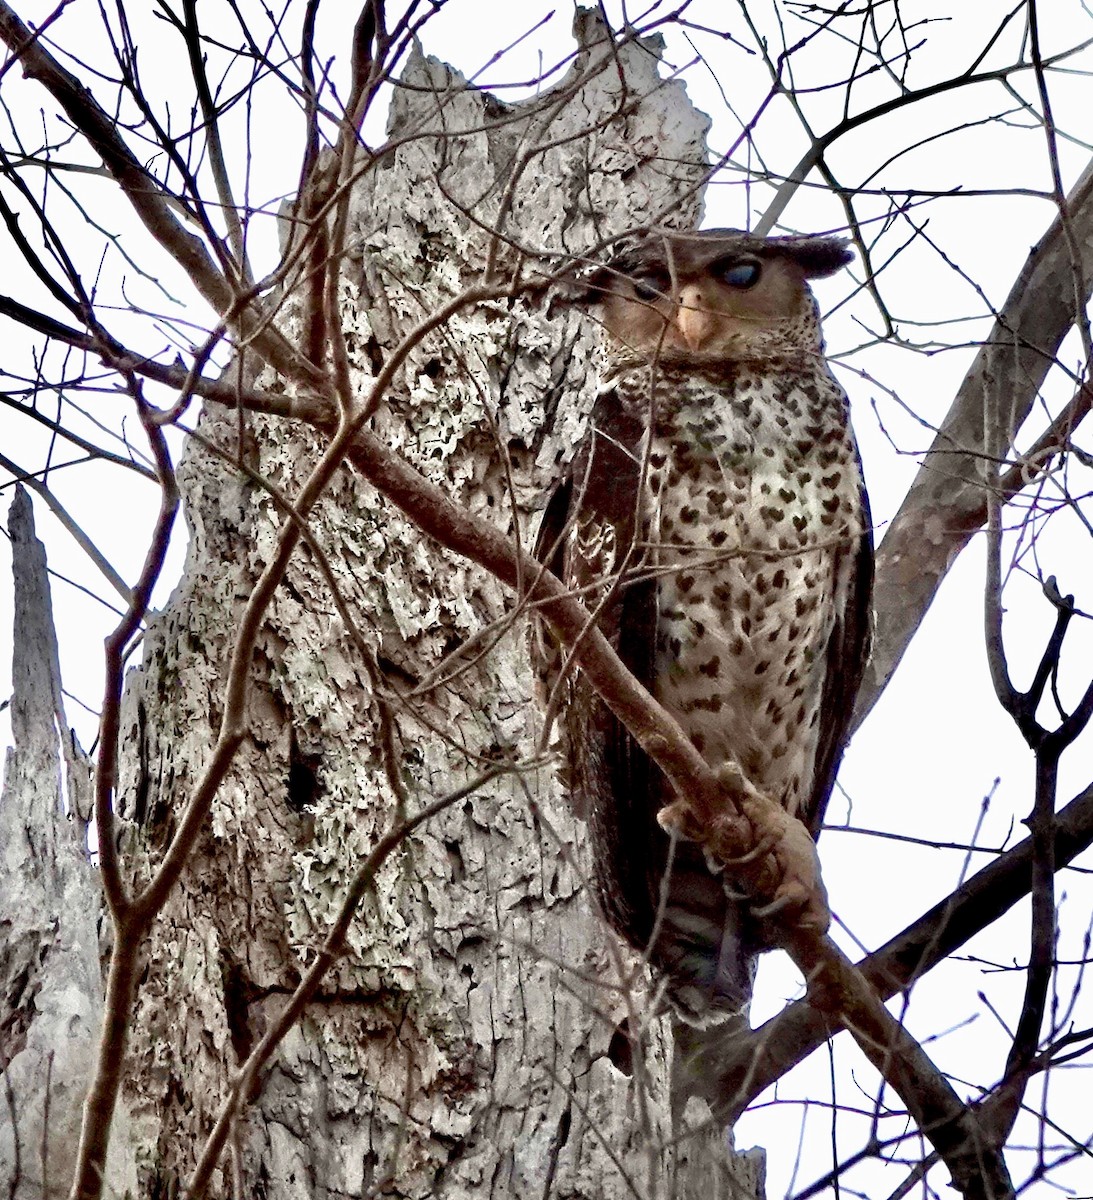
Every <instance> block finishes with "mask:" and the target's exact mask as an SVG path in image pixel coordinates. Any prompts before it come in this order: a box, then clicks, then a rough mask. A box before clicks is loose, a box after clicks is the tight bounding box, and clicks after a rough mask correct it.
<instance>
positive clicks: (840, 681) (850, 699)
mask: <svg viewBox="0 0 1093 1200" xmlns="http://www.w3.org/2000/svg"><path fill="white" fill-rule="evenodd" d="M858 470H859V472H860V471H861V463H860V462H859V464H858ZM861 514H862V525H863V528H864V530H865V532H864V533H863V534H862V536H861V538H860V539H858V540H857V542H856V544H851V545H850V546H848V547H847V549H846V551H845V553H846V554H847V555H848V556H849V557H850V559H851V562H850V580H849V587H848V589H847V592H846V601H845V604H844V605H843V608H842V610H841V611H840V612H839V613H837V614H836V617H835V626H834V628H833V629H832V631H831V639H830V641H829V642H828V644H827V668H826V673H825V677H824V687H823V693H822V696H821V700H820V729H819V742H818V745H817V748H816V766H815V769H814V772H813V776H812V779H813V788H812V797H811V799H810V800H809V802H808V804H807V806H806V809H805V811H804V812H803V813H802V814H801V817H802V820H803V821H804V822H805V824H806V825H807V826H808V828H809V830H810V832H811V833H812V836H813V837H816V836H818V834H819V832H820V826H821V825H822V824H823V819H824V812H825V811H826V809H827V802H828V800H830V798H831V790H832V788H833V787H834V786H835V776H836V775H837V774H838V771H839V764H840V762H841V761H842V756H843V750H844V749H845V748H846V735H847V730H848V729H849V728H850V720H851V717H852V716H853V715H854V702H855V701H856V700H857V697H858V689H859V688H860V687H861V682H862V676H863V675H864V673H865V664H866V662H867V661H868V659H869V651H870V648H871V645H872V635H873V624H872V611H873V530H872V519H871V517H870V513H869V497H868V495H867V494H866V491H865V486H864V484H863V485H862V489H861Z"/></svg>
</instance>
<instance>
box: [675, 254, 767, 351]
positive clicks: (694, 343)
mask: <svg viewBox="0 0 1093 1200" xmlns="http://www.w3.org/2000/svg"><path fill="white" fill-rule="evenodd" d="M762 274H763V264H762V263H761V262H760V261H759V260H758V259H756V258H737V257H732V258H726V259H722V260H721V261H719V262H715V263H712V264H711V265H710V268H709V271H708V273H707V274H706V275H704V276H703V277H702V278H700V279H697V280H695V281H688V282H686V283H685V284H684V285H683V286H682V287H681V288H680V292H679V305H678V308H677V310H676V315H675V323H676V326H677V328H678V329H679V332H680V333H681V334H682V335H683V340H684V341H685V342H686V343H687V347H688V349H690V350H701V349H703V347H705V346H706V345H707V344H708V343H709V342H710V340H711V339H712V338H714V337H716V335H717V333H718V330H719V329H720V327H721V325H722V321H721V320H720V319H719V318H720V316H721V315H722V314H723V313H724V312H725V311H726V309H727V310H728V311H731V310H732V308H733V307H735V305H734V304H733V303H732V301H733V294H734V293H738V292H740V293H742V292H748V291H750V290H751V289H752V288H754V287H755V285H756V284H757V283H758V282H759V279H760V277H761V276H762ZM721 289H725V291H727V293H728V304H726V295H725V291H722V290H721ZM719 293H720V294H719Z"/></svg>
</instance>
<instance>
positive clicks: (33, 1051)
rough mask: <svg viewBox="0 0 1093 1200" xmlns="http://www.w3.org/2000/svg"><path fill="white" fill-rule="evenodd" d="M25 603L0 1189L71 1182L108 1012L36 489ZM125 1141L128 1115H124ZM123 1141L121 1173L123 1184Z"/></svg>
mask: <svg viewBox="0 0 1093 1200" xmlns="http://www.w3.org/2000/svg"><path fill="white" fill-rule="evenodd" d="M8 532H9V534H10V535H11V551H12V574H13V576H14V593H15V611H14V628H13V630H12V635H13V636H12V688H13V691H12V697H11V728H12V741H13V746H12V748H11V749H10V750H9V751H8V755H7V760H6V762H5V764H4V786H3V793H2V795H0V1075H2V1077H3V1082H2V1088H3V1094H2V1095H0V1189H2V1190H3V1194H4V1195H5V1196H8V1197H10V1198H11V1200H30V1198H31V1197H33V1200H43V1197H47V1198H48V1197H55V1196H63V1195H67V1193H68V1185H69V1183H70V1180H71V1173H72V1166H73V1163H74V1160H75V1154H76V1146H77V1143H78V1141H79V1136H80V1119H81V1110H82V1104H83V1098H84V1094H85V1092H86V1089H87V1080H88V1077H89V1075H90V1072H91V1069H92V1066H93V1064H94V1060H95V1048H96V1044H97V1040H98V1031H99V1025H100V1022H101V1019H102V1008H103V1005H102V972H101V967H100V951H99V936H98V926H99V910H100V906H101V902H102V896H101V891H100V888H99V881H98V876H97V875H96V873H95V870H94V868H93V866H92V864H91V862H90V860H89V857H88V853H87V826H88V817H89V814H90V810H91V798H90V792H91V789H90V779H91V775H90V763H89V760H88V759H87V757H86V755H84V753H83V751H82V750H81V749H80V747H79V745H78V744H77V743H76V741H75V738H74V736H73V734H72V731H71V729H70V728H69V725H68V721H67V719H66V717H65V708H64V697H63V696H62V694H61V675H60V668H59V665H58V658H57V638H56V634H55V632H54V627H53V607H52V603H51V600H50V590H49V576H48V574H47V571H46V553H45V547H44V546H43V545H42V543H41V542H40V541H39V540H38V538H37V537H36V536H35V532H34V514H33V510H32V508H31V502H30V497H29V495H28V494H27V492H26V491H24V490H23V488H21V487H20V488H18V489H17V490H16V495H15V499H14V500H13V501H12V504H11V508H10V510H9V513H8ZM118 1129H119V1133H121V1134H122V1139H121V1140H122V1143H123V1144H124V1130H125V1118H124V1114H119V1119H118ZM123 1158H124V1155H123V1154H120V1153H119V1154H115V1155H114V1159H113V1161H112V1162H111V1167H112V1168H114V1173H113V1175H112V1183H113V1184H114V1185H117V1186H120V1185H122V1184H123V1176H122V1175H121V1174H120V1163H121V1161H122V1159H123Z"/></svg>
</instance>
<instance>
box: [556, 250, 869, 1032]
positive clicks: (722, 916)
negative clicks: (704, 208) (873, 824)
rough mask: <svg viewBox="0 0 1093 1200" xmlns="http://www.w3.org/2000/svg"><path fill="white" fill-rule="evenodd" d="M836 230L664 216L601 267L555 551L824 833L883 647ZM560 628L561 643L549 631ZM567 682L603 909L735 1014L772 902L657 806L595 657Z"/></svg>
mask: <svg viewBox="0 0 1093 1200" xmlns="http://www.w3.org/2000/svg"><path fill="white" fill-rule="evenodd" d="M848 259H849V254H848V252H847V250H846V248H845V245H844V243H842V242H841V241H839V240H837V239H831V238H772V239H761V238H755V237H751V236H749V235H746V234H742V233H737V232H735V231H732V230H709V231H704V232H702V233H698V234H691V235H680V234H671V235H658V234H650V235H648V236H647V237H646V238H644V239H643V240H642V242H641V243H640V244H638V245H637V246H636V247H634V248H633V249H631V250H630V251H629V252H627V253H624V254H622V255H620V256H619V257H617V258H616V259H615V260H613V261H612V262H611V263H610V264H609V265H608V266H607V267H605V268H603V269H601V270H600V271H599V272H597V273H596V275H595V276H594V277H593V278H592V280H591V284H590V295H591V297H592V298H593V299H595V300H596V301H598V302H599V304H600V309H601V312H602V318H603V323H604V327H605V330H606V334H607V337H606V366H605V369H604V372H603V380H602V387H601V392H600V395H599V398H598V401H597V404H596V408H595V411H594V413H593V416H592V421H591V426H590V429H589V431H588V434H587V436H586V437H585V439H584V441H583V444H582V445H581V447H580V449H579V452H578V454H577V456H576V458H575V460H574V463H573V466H572V469H571V471H570V474H569V477H568V478H567V479H566V481H565V482H564V483H563V484H561V485H560V486H559V488H558V489H557V491H556V492H555V494H554V495H553V496H552V498H551V500H550V503H549V505H548V508H547V512H546V514H545V516H544V520H543V524H542V528H541V531H540V535H539V540H538V554H539V557H540V559H541V560H542V561H544V562H546V563H548V564H549V565H550V566H551V568H552V569H553V570H554V571H555V572H556V573H557V574H558V575H559V576H560V577H561V578H562V579H563V580H564V581H565V582H566V583H567V584H568V585H569V586H570V587H572V588H574V589H578V590H580V591H581V594H582V595H583V597H584V599H585V603H586V605H587V606H588V608H589V610H590V612H593V613H595V615H596V619H597V622H598V624H599V626H600V627H601V629H603V631H604V632H605V633H606V635H607V636H608V637H609V639H610V640H611V641H612V643H613V644H614V645H615V647H616V648H617V650H618V652H619V653H620V655H621V656H622V658H623V660H624V661H625V662H626V664H627V666H628V667H629V668H630V669H631V670H632V671H633V672H634V673H635V674H636V675H637V677H638V678H639V679H640V680H641V681H642V682H643V683H644V684H645V685H646V686H647V687H648V688H649V689H650V690H651V691H652V693H653V695H654V696H656V698H657V699H658V700H659V701H660V703H661V704H663V705H664V706H665V708H667V709H668V711H669V712H671V713H672V714H673V715H674V716H675V717H676V718H677V719H678V720H679V722H680V724H681V725H682V727H683V729H684V731H685V732H686V733H687V734H688V736H689V737H690V738H691V740H692V741H693V742H694V744H695V746H696V747H697V749H698V750H699V751H700V753H701V754H702V755H703V756H704V757H705V758H706V759H707V761H708V762H709V763H710V764H711V765H712V766H714V767H717V766H720V765H721V764H723V763H725V762H727V761H732V762H735V763H737V764H738V765H739V766H740V767H741V768H742V769H743V771H744V773H745V775H746V776H747V777H748V778H749V780H750V781H751V782H752V783H753V784H755V785H756V786H757V787H758V788H760V789H761V790H763V791H765V792H766V793H768V794H769V795H771V796H772V797H774V798H775V799H776V800H778V801H779V802H780V803H782V804H783V805H784V806H785V807H786V808H787V809H788V810H789V811H791V812H792V813H794V814H795V815H797V816H799V817H800V818H801V819H802V820H803V821H804V822H805V823H806V825H807V826H808V827H809V828H810V830H811V831H812V832H813V834H815V833H817V832H818V830H819V826H820V822H821V820H822V818H823V812H824V808H825V806H826V804H827V801H828V797H829V795H830V792H831V788H832V785H833V783H834V778H835V773H836V771H837V769H838V765H839V760H840V758H841V756H842V751H843V748H844V744H845V738H846V731H847V727H848V723H849V720H850V715H851V710H852V707H853V703H854V698H855V695H856V693H857V690H858V685H859V682H860V680H861V674H862V669H863V666H864V662H865V657H866V653H867V644H868V627H869V615H868V614H869V603H870V591H871V584H872V541H871V535H870V528H869V515H868V508H867V503H866V498H865V492H864V488H863V484H862V474H861V467H860V463H859V459H858V453H857V448H856V446H855V443H854V438H853V433H852V431H851V428H850V422H849V416H848V411H847V401H846V396H845V394H844V393H843V391H842V389H841V388H840V386H839V385H838V383H837V382H836V381H835V379H834V377H833V376H832V374H831V372H830V370H829V369H828V366H827V363H826V361H825V359H824V357H823V345H822V340H821V335H820V327H819V320H818V316H817V310H816V304H815V301H814V299H813V297H812V294H811V292H810V290H809V288H808V284H807V282H806V281H807V279H808V278H809V277H814V276H822V275H827V274H830V273H832V272H833V271H835V270H837V269H838V268H839V267H841V266H843V265H844V264H845V263H846V262H847V261H848ZM547 640H548V641H549V639H547ZM560 663H561V660H560V657H559V656H558V655H557V654H552V653H550V652H549V650H548V651H547V652H546V653H545V655H544V658H543V660H542V670H543V676H544V681H545V682H546V684H547V685H548V687H552V686H554V683H555V682H556V681H557V680H558V679H559V678H561V679H562V681H563V682H562V684H561V686H562V687H563V688H564V689H565V692H564V694H563V697H562V698H561V699H562V705H561V716H560V722H561V726H562V731H563V734H564V742H565V747H566V753H567V756H568V759H569V772H568V778H569V781H570V786H571V789H572V791H573V793H574V796H575V799H576V800H577V802H578V803H579V805H580V807H581V809H582V811H583V812H584V813H585V814H586V816H587V818H588V821H589V827H590V830H591V833H592V837H593V841H594V849H595V860H596V870H597V880H598V884H599V892H600V896H601V902H602V905H603V909H604V912H605V913H606V915H607V917H608V919H609V920H610V921H611V923H612V924H613V925H614V927H615V928H616V929H617V930H618V931H619V932H620V933H621V934H623V936H625V937H626V938H627V939H628V940H629V941H630V942H631V944H633V945H634V946H636V947H637V948H638V949H640V950H641V951H643V952H644V953H646V954H647V955H648V958H649V961H650V962H651V964H652V965H653V967H654V968H655V969H656V970H657V971H658V972H659V973H660V974H662V975H663V976H664V977H665V978H666V981H667V992H668V996H669V998H670V1000H671V1001H672V1002H673V1004H674V1006H675V1007H676V1008H677V1010H678V1011H679V1012H680V1013H682V1014H683V1015H684V1016H686V1017H688V1018H690V1019H692V1020H696V1021H705V1020H708V1019H710V1018H711V1017H712V1018H717V1017H718V1016H719V1015H724V1014H725V1013H726V1012H736V1011H739V1010H740V1009H741V1008H742V1007H743V1006H744V1005H746V1003H747V1000H748V997H749V995H750V986H751V978H752V974H753V966H754V959H755V955H756V954H757V953H758V952H759V951H760V950H761V949H763V948H764V947H763V944H762V938H761V935H760V932H759V928H758V925H757V923H756V922H754V921H753V920H752V919H751V918H750V917H749V914H748V911H747V909H746V906H745V905H744V904H743V903H742V902H741V900H740V897H739V895H738V894H737V893H736V892H735V891H734V889H733V886H732V882H731V880H726V879H724V878H723V877H722V876H721V875H720V874H715V873H714V872H713V871H711V869H710V868H709V867H708V866H707V863H706V861H705V858H704V857H703V854H702V852H701V850H700V849H699V848H698V847H697V846H696V845H694V844H692V843H687V842H677V843H676V844H675V845H674V846H672V844H671V842H670V841H669V838H668V837H667V835H666V834H664V832H663V831H662V830H661V829H660V827H659V826H658V825H657V823H656V819H655V818H656V813H657V812H658V811H659V810H660V809H661V808H662V807H663V806H664V805H665V804H667V803H668V802H669V801H670V800H671V799H672V798H673V797H672V795H671V794H670V789H669V788H668V785H667V783H666V781H665V780H664V779H663V777H662V776H661V775H660V773H659V771H658V770H657V769H656V768H655V766H653V765H652V764H651V763H650V761H649V760H648V759H647V758H646V757H645V755H644V754H643V753H642V752H641V751H640V750H639V749H638V748H637V746H636V745H635V744H634V742H633V741H632V739H631V738H630V736H629V735H628V734H627V733H626V731H625V729H623V728H622V727H621V726H620V725H619V723H618V722H617V721H616V720H615V718H614V717H613V716H612V715H611V713H610V712H609V711H608V710H607V708H606V707H605V706H604V705H603V704H602V703H601V702H600V700H599V699H598V697H597V696H596V695H595V693H594V692H593V691H592V690H591V689H590V688H589V687H588V686H587V684H585V683H584V681H583V679H582V678H581V676H580V674H579V672H565V673H564V674H561V675H559V667H560Z"/></svg>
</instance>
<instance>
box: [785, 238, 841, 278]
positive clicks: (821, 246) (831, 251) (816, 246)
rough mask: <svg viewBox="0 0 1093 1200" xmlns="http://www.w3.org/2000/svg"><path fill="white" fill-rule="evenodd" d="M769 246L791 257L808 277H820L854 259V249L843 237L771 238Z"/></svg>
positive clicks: (829, 273)
mask: <svg viewBox="0 0 1093 1200" xmlns="http://www.w3.org/2000/svg"><path fill="white" fill-rule="evenodd" d="M769 244H770V245H771V246H776V247H777V248H778V250H779V251H780V252H781V253H782V254H784V255H786V257H787V258H792V259H793V261H794V262H795V263H797V265H798V266H799V267H800V268H801V270H802V271H804V273H805V276H806V278H808V279H822V278H823V277H824V276H825V275H834V274H835V272H836V271H838V270H840V269H841V268H842V267H845V266H846V265H847V263H850V262H853V261H854V251H853V250H851V249H850V243H849V242H848V241H846V240H845V239H843V238H835V237H813V238H771V239H770V243H769Z"/></svg>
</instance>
